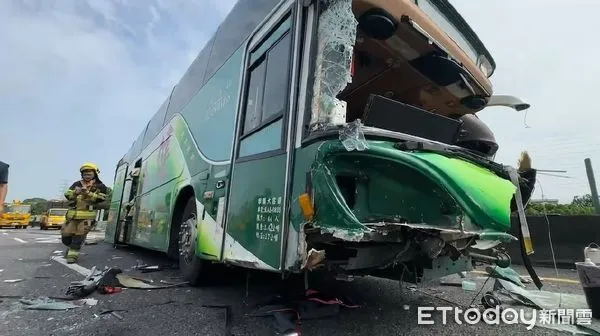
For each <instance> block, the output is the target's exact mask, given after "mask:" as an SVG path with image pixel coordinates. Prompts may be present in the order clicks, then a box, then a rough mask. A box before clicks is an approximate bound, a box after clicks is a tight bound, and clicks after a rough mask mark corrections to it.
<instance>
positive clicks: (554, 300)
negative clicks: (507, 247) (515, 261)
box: [495, 279, 588, 310]
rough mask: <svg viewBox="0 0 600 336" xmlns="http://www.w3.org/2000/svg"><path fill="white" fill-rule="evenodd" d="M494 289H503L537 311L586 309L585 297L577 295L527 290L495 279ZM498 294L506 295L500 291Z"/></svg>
mask: <svg viewBox="0 0 600 336" xmlns="http://www.w3.org/2000/svg"><path fill="white" fill-rule="evenodd" d="M495 287H496V288H498V289H505V290H506V291H508V292H509V293H510V294H512V295H513V296H517V297H518V298H519V300H520V301H521V302H523V303H525V304H527V305H529V306H533V307H535V308H538V309H547V310H550V309H557V308H564V309H588V304H587V302H586V300H585V296H583V295H579V294H567V293H554V292H547V291H541V290H527V289H523V288H521V287H519V286H517V285H515V284H513V283H512V282H510V281H506V280H502V279H496V285H495ZM500 293H503V294H506V293H504V292H502V291H501V292H500ZM510 296H511V295H509V297H510Z"/></svg>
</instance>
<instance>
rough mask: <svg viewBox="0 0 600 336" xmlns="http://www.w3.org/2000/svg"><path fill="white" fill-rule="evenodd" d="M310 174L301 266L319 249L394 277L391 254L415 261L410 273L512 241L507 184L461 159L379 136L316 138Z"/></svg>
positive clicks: (462, 263) (453, 266) (459, 262)
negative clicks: (355, 141)
mask: <svg viewBox="0 0 600 336" xmlns="http://www.w3.org/2000/svg"><path fill="white" fill-rule="evenodd" d="M310 179H311V181H310V185H311V189H312V190H311V192H310V194H311V195H310V197H311V201H312V204H313V206H314V216H313V217H312V220H310V221H308V222H307V223H305V225H304V227H303V231H304V234H305V237H306V243H307V246H308V250H309V253H308V254H307V256H306V258H305V260H304V265H303V267H305V268H306V267H308V268H314V267H315V266H316V265H315V264H314V259H315V258H313V261H310V259H311V254H312V253H316V252H318V251H322V254H321V257H320V258H318V259H319V260H320V261H319V262H321V263H325V264H326V263H329V264H330V265H335V267H334V268H337V271H338V272H341V273H349V274H350V273H368V274H372V275H376V274H377V275H381V276H384V277H393V278H396V276H397V275H398V274H393V273H395V272H393V270H394V269H398V268H396V267H395V266H396V264H398V263H401V264H403V265H404V266H411V267H413V268H414V267H416V268H417V269H420V272H417V273H416V274H413V276H414V277H417V278H420V279H423V278H424V277H425V278H429V277H431V278H436V277H440V276H443V275H445V274H452V273H456V272H460V271H463V270H469V269H470V268H471V262H472V259H473V258H472V255H471V254H470V253H469V252H470V251H474V250H484V251H485V250H490V249H492V248H493V247H495V246H496V245H498V244H500V243H502V242H508V241H511V240H516V238H515V237H513V236H511V235H510V234H508V233H507V232H508V231H509V230H510V226H511V220H510V201H511V198H512V197H513V194H514V192H515V190H516V186H515V185H513V184H512V183H511V182H510V181H509V180H506V179H504V178H502V177H500V176H498V175H496V174H495V173H494V172H492V171H490V170H488V169H486V168H484V167H482V166H480V165H477V164H475V163H473V162H469V161H467V160H465V159H461V158H456V157H449V156H445V155H441V154H438V153H432V152H426V151H404V150H399V149H397V148H396V147H395V146H394V143H393V142H389V141H368V147H367V148H365V149H364V150H360V151H348V150H347V149H346V148H345V147H344V146H343V145H342V143H341V142H340V141H334V140H330V141H325V142H323V143H322V144H321V145H320V146H319V148H318V150H317V154H316V159H315V162H314V164H313V166H312V169H311V171H310ZM310 251H313V252H310ZM472 254H473V255H479V254H477V253H472ZM336 259H337V260H336ZM501 259H502V258H501ZM311 263H312V264H311ZM399 270H401V271H402V272H403V273H405V272H404V270H403V269H402V268H399ZM440 270H443V271H440ZM390 271H392V272H391V273H390ZM409 273H410V272H409ZM442 273H444V274H442ZM404 275H405V276H406V275H408V273H407V274H404ZM414 277H413V279H412V280H414V279H415V278H414ZM407 280H410V279H407Z"/></svg>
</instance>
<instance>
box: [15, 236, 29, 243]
mask: <svg viewBox="0 0 600 336" xmlns="http://www.w3.org/2000/svg"><path fill="white" fill-rule="evenodd" d="M13 240H16V241H18V242H19V243H21V244H25V243H27V242H26V241H25V240H23V239H21V238H17V237H14V238H13Z"/></svg>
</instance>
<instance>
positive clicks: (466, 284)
mask: <svg viewBox="0 0 600 336" xmlns="http://www.w3.org/2000/svg"><path fill="white" fill-rule="evenodd" d="M461 287H462V289H463V290H465V291H468V292H474V291H475V290H476V289H477V284H476V283H475V282H473V281H468V280H463V281H462V283H461Z"/></svg>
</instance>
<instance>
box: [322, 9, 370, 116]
mask: <svg viewBox="0 0 600 336" xmlns="http://www.w3.org/2000/svg"><path fill="white" fill-rule="evenodd" d="M323 5H324V6H325V7H326V9H325V10H324V11H323V12H322V13H321V15H320V17H319V28H318V54H317V59H316V65H315V68H316V70H315V81H314V86H313V92H314V96H313V101H312V105H313V106H312V109H311V110H312V115H311V125H314V124H343V123H345V122H346V106H345V102H343V101H340V100H339V99H337V98H336V96H337V95H338V94H339V93H340V92H342V90H343V89H344V88H345V87H346V85H347V84H348V83H350V82H352V75H351V64H352V54H353V52H354V43H355V41H356V30H357V26H358V21H357V20H356V18H355V17H354V13H353V12H352V0H339V1H331V0H328V1H323Z"/></svg>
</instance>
